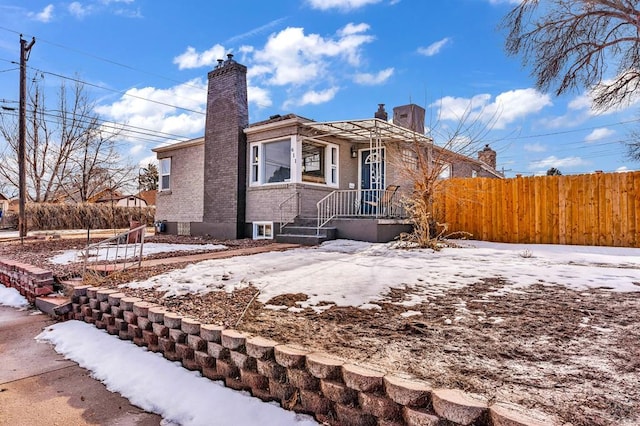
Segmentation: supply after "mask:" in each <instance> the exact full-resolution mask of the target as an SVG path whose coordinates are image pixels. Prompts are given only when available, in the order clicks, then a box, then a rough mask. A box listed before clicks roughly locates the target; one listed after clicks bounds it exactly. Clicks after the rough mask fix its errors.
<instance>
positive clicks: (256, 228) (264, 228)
mask: <svg viewBox="0 0 640 426" xmlns="http://www.w3.org/2000/svg"><path fill="white" fill-rule="evenodd" d="M253 239H254V240H272V239H273V222H253Z"/></svg>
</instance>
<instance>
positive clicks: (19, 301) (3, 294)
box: [0, 284, 29, 308]
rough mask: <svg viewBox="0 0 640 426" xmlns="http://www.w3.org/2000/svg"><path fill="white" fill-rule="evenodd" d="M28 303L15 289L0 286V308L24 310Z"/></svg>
mask: <svg viewBox="0 0 640 426" xmlns="http://www.w3.org/2000/svg"><path fill="white" fill-rule="evenodd" d="M28 305H29V302H28V301H27V299H25V298H24V297H23V296H22V295H21V294H20V293H19V292H18V290H16V289H15V288H8V287H5V286H3V285H2V284H0V306H9V307H12V308H24V307H25V306H28Z"/></svg>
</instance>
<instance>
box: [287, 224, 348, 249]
mask: <svg viewBox="0 0 640 426" xmlns="http://www.w3.org/2000/svg"><path fill="white" fill-rule="evenodd" d="M316 223H317V220H316V219H315V218H313V219H309V218H307V219H305V218H297V219H296V220H295V221H294V222H293V223H291V224H289V225H286V226H285V227H284V229H283V230H282V231H281V232H280V233H279V234H277V235H276V241H277V242H279V243H289V244H301V245H305V246H317V245H319V244H322V243H323V242H325V241H329V240H335V239H336V234H337V229H336V228H334V227H323V228H321V229H320V232H318V228H317V225H316Z"/></svg>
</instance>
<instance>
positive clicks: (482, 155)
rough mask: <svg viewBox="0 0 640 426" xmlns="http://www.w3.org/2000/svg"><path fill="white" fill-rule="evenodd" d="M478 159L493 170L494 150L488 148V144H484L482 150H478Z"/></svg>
mask: <svg viewBox="0 0 640 426" xmlns="http://www.w3.org/2000/svg"><path fill="white" fill-rule="evenodd" d="M478 160H479V161H482V162H483V163H484V164H486V165H487V166H489V167H491V168H492V169H493V170H495V169H496V152H495V151H494V150H493V149H491V148H489V144H486V145H485V146H484V148H483V149H482V151H478Z"/></svg>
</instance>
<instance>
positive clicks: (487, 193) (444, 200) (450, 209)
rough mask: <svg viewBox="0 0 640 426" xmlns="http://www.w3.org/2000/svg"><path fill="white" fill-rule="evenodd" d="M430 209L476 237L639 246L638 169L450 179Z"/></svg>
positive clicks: (639, 174) (639, 185)
mask: <svg viewBox="0 0 640 426" xmlns="http://www.w3.org/2000/svg"><path fill="white" fill-rule="evenodd" d="M434 207H435V216H436V219H437V220H438V221H439V222H446V223H448V224H449V231H466V232H470V233H471V234H473V238H475V239H479V240H485V241H499V242H509V243H537V244H580V245H594V246H617V247H640V235H639V233H640V172H631V173H600V172H598V173H595V174H588V175H576V176H539V177H516V178H513V179H489V178H474V179H449V180H447V181H443V182H442V185H441V186H440V187H439V188H438V191H437V192H436V195H435V204H434Z"/></svg>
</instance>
